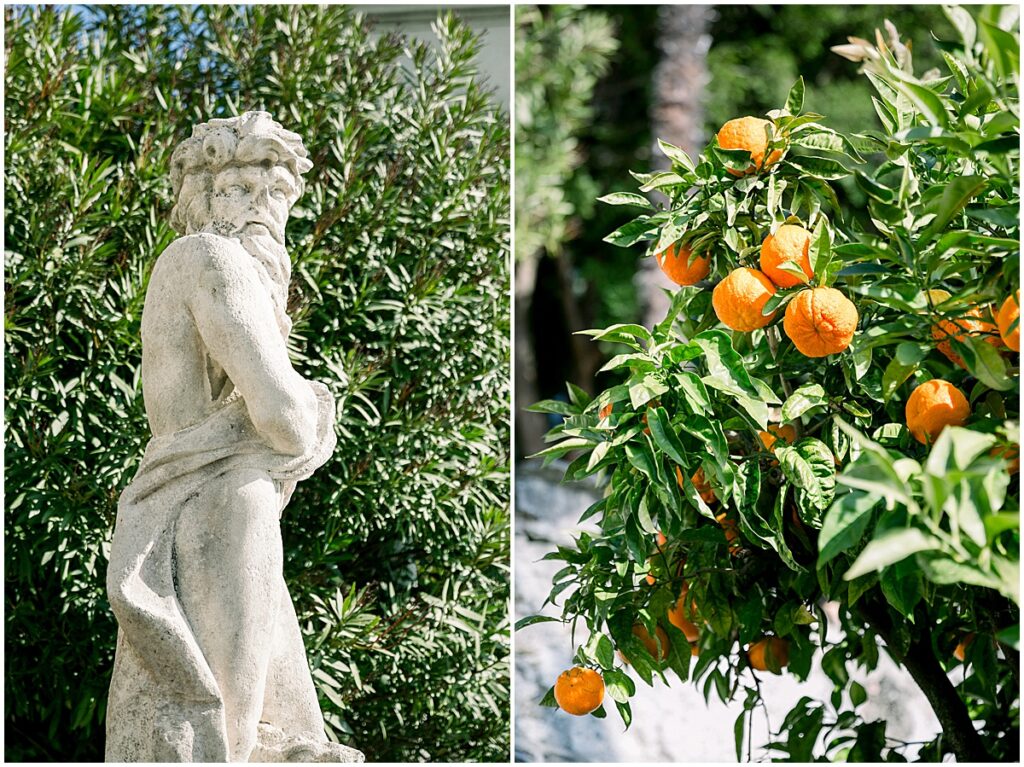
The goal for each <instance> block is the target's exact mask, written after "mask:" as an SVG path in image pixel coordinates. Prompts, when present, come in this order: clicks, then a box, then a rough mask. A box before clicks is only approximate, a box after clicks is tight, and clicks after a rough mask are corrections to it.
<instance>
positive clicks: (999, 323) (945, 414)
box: [905, 288, 1020, 471]
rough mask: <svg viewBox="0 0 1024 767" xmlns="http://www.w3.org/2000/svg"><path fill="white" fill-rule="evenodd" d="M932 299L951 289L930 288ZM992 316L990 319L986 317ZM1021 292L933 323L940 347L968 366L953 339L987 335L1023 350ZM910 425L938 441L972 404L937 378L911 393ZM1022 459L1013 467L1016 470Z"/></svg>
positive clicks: (918, 435)
mask: <svg viewBox="0 0 1024 767" xmlns="http://www.w3.org/2000/svg"><path fill="white" fill-rule="evenodd" d="M928 298H929V300H930V301H931V302H932V304H933V305H936V306H938V305H939V304H942V303H944V302H945V301H947V300H949V298H950V294H949V292H948V291H945V290H941V289H938V288H935V289H932V290H929V291H928ZM986 316H988V317H989V318H990V319H991V321H990V320H989V319H986ZM1019 321H1020V291H1019V290H1018V291H1017V292H1016V293H1014V294H1013V295H1011V296H1009V297H1008V298H1007V299H1006V300H1005V301H1003V303H1002V305H1001V306H1000V308H999V309H998V310H994V309H993V308H987V309H983V308H981V307H973V308H972V309H970V310H968V311H967V312H966V313H965V314H964V316H963V317H958V318H956V319H952V320H950V319H941V320H939V321H938V322H937V323H936V324H935V325H934V326H932V331H931V334H932V338H933V339H934V340H936V341H938V343H937V344H936V348H937V349H938V350H939V351H940V352H942V353H943V354H944V355H945V356H946V358H947V359H949V361H950V362H952V363H953V364H955V365H958V366H959V367H962V368H966V365H965V364H964V360H963V358H962V357H961V356H960V355H959V354H957V353H956V351H954V349H953V346H952V340H953V339H955V340H957V341H961V342H962V341H963V340H964V339H965V338H967V337H968V336H977V337H983V338H984V340H985V342H986V343H989V344H991V345H992V346H994V347H996V348H1000V347H1001V346H1003V345H1005V346H1006V347H1007V348H1009V349H1012V350H1013V351H1016V352H1019V351H1020V328H1019V327H1014V325H1015V324H1017V323H1019ZM905 414H906V419H907V428H908V429H910V433H911V434H913V435H914V438H915V439H916V440H917V441H918V442H922V443H924V444H929V443H931V442H934V441H935V440H936V439H937V438H938V436H939V434H941V433H942V430H943V429H944V428H945V427H947V426H962V425H963V424H964V423H965V422H966V421H967V419H968V417H970V415H971V405H970V403H969V402H968V400H967V397H966V396H965V395H964V393H963V392H962V391H960V389H958V388H957V387H956V386H954V385H953V384H951V383H950V382H949V381H946V380H943V379H941V378H934V379H932V380H930V381H925V382H924V383H923V384H921V385H919V386H917V387H916V388H915V389H914V391H912V392H911V393H910V397H909V398H908V399H907V406H906V413H905ZM1017 466H1019V462H1018V463H1016V464H1014V465H1012V466H1011V471H1015V470H1016V468H1015V467H1017Z"/></svg>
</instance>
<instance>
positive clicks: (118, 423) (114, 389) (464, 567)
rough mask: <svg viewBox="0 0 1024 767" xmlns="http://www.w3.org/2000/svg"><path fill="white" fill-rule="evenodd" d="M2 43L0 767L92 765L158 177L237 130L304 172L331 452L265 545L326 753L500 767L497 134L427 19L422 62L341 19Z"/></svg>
mask: <svg viewBox="0 0 1024 767" xmlns="http://www.w3.org/2000/svg"><path fill="white" fill-rule="evenodd" d="M5 17H6V29H7V32H6V39H5V48H6V70H5V82H6V93H7V98H6V125H5V150H6V161H7V169H6V170H7V172H6V176H5V191H6V202H5V211H4V214H5V215H4V218H5V237H6V243H5V262H6V268H5V279H6V284H5V299H6V314H5V326H4V327H5V341H6V345H7V350H6V351H7V353H6V356H5V376H6V382H7V391H6V394H7V405H6V421H5V441H6V445H7V460H6V498H7V515H6V524H5V532H6V537H5V546H4V553H5V564H6V584H5V586H6V589H5V609H6V618H5V629H6V631H5V650H6V676H5V697H6V709H5V724H6V743H5V748H6V751H5V757H6V759H7V760H11V761H21V760H28V761H98V760H100V759H101V758H102V753H103V721H104V708H105V700H106V693H107V685H108V683H109V678H110V671H111V667H112V661H113V648H114V639H115V631H116V626H115V623H114V619H113V616H112V615H111V613H110V610H109V607H108V605H107V602H106V596H105V593H104V586H103V583H104V576H105V569H106V561H107V552H108V546H109V539H110V534H111V529H112V525H113V522H114V516H115V512H116V504H117V497H118V494H119V493H120V491H121V489H122V488H123V487H124V486H125V484H127V482H128V481H129V480H130V479H131V477H132V475H133V473H134V471H135V468H136V466H137V463H138V461H139V459H140V458H141V456H142V450H143V447H144V445H145V443H146V440H147V439H148V437H149V430H148V427H147V423H146V420H145V413H144V409H143V403H142V397H141V389H140V384H139V370H140V341H139V319H140V315H141V309H142V303H143V298H144V293H145V288H146V284H147V278H148V274H149V270H150V269H151V267H152V265H153V262H154V260H155V259H156V257H157V255H158V254H159V253H160V252H161V250H162V249H163V248H164V247H165V246H166V245H167V244H168V243H169V242H171V240H172V239H173V238H174V233H173V232H172V231H171V230H170V228H169V226H168V224H167V220H166V219H167V214H168V212H169V209H170V206H171V190H170V182H169V179H168V176H167V170H168V160H169V157H170V153H171V151H172V150H173V148H174V147H175V145H176V144H177V143H178V142H179V141H181V140H182V139H184V138H186V137H187V136H188V134H189V131H190V129H191V125H192V124H194V123H195V122H199V121H202V120H206V119H208V118H210V117H215V116H223V115H226V114H234V113H238V112H241V111H244V110H246V109H265V110H267V111H269V112H271V113H272V114H273V115H274V116H275V118H276V119H278V120H279V121H280V122H282V123H283V124H284V125H285V126H286V127H288V128H289V129H291V130H294V131H296V132H297V133H299V134H300V135H302V136H303V137H304V139H305V142H306V146H307V148H308V149H309V151H310V155H311V159H312V160H313V162H314V169H313V170H312V171H311V172H310V173H309V174H307V188H306V193H305V196H304V197H303V198H302V199H301V200H300V201H299V203H298V205H297V207H296V209H295V210H294V211H293V218H292V220H291V222H290V225H289V232H288V245H289V250H290V252H291V253H292V257H293V262H294V281H293V285H292V291H291V307H292V315H293V318H294V320H295V327H294V331H293V334H292V337H291V339H290V350H291V353H292V358H293V362H294V363H295V365H296V367H297V369H298V370H299V371H300V372H301V373H302V374H303V375H304V376H307V377H310V378H314V379H317V380H320V381H323V382H324V383H326V384H327V385H328V386H329V387H330V388H331V389H332V391H333V393H334V395H335V397H336V398H337V401H338V412H339V416H338V422H337V431H338V435H339V440H338V448H337V450H336V452H335V454H334V457H333V459H332V460H331V461H330V462H329V463H328V464H327V465H326V466H324V467H323V468H322V469H321V470H320V471H319V472H318V473H317V474H316V475H315V476H314V477H313V478H312V479H310V480H308V481H306V482H304V483H302V484H301V485H300V486H299V489H298V490H297V492H296V494H295V496H294V498H293V500H292V503H291V505H290V506H289V508H288V510H287V512H286V514H285V516H284V519H283V535H284V540H285V547H286V564H285V576H286V578H287V580H288V583H289V587H290V589H291V593H292V595H293V598H294V600H295V602H296V608H297V611H298V614H299V621H300V624H301V625H302V626H303V629H304V633H305V640H306V646H307V650H308V655H309V659H310V665H311V667H312V668H313V674H314V678H315V680H316V682H317V685H318V688H319V691H320V695H321V704H322V707H323V709H324V712H325V716H326V719H327V725H328V731H329V735H331V736H332V737H333V738H336V739H339V740H342V741H345V742H350V743H352V744H353V745H355V746H357V747H358V748H361V749H363V750H364V751H365V752H366V755H367V758H368V759H370V760H380V761H417V760H431V761H473V760H504V759H506V758H507V755H508V748H509V664H508V650H509V644H508V597H509V580H508V576H509V572H508V563H509V517H508V496H509V480H508V453H507V450H508V448H507V446H508V441H509V421H508V394H509V392H508V387H509V384H508V377H509V376H508V370H509V348H508V336H509V309H508V302H507V301H506V300H504V297H505V296H507V295H508V285H509V271H508V268H509V260H510V254H509V250H510V249H509V236H508V230H509V176H508V167H509V159H508V158H509V131H508V121H507V118H506V117H505V116H504V115H503V114H501V113H500V112H499V111H497V110H496V109H495V107H494V106H493V102H492V100H491V98H490V96H489V94H488V93H486V92H484V91H483V90H481V88H480V87H479V86H478V85H477V84H476V81H475V79H474V68H473V64H472V60H473V57H474V55H475V51H476V50H477V47H478V42H477V40H476V39H475V38H474V37H473V36H472V34H471V33H470V32H469V31H468V29H467V28H466V27H465V26H463V25H462V24H460V23H459V22H458V21H457V20H455V19H454V18H452V17H448V18H444V19H441V20H439V21H438V23H437V27H436V31H437V34H438V37H439V45H438V46H437V47H435V48H431V47H428V46H425V45H421V44H412V43H407V42H406V41H404V40H402V39H400V38H397V37H393V36H383V37H379V38H377V37H374V36H373V35H371V33H370V30H369V29H368V28H367V26H366V25H365V24H364V23H363V21H362V20H361V19H360V17H358V16H356V15H354V14H352V13H351V12H350V11H349V10H347V9H345V8H343V7H340V6H334V7H323V8H317V7H313V6H265V7H241V6H236V7H232V6H197V7H185V6H175V7H159V6H101V7H96V8H93V9H90V10H89V11H86V12H83V11H82V10H81V9H76V10H73V11H71V10H67V9H64V10H54V9H52V8H47V9H39V8H27V7H24V8H7V9H6V10H5Z"/></svg>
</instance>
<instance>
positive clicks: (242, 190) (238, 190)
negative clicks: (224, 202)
mask: <svg viewBox="0 0 1024 767" xmlns="http://www.w3.org/2000/svg"><path fill="white" fill-rule="evenodd" d="M248 192H249V189H248V187H245V186H242V185H241V184H232V185H231V186H229V187H228V193H229V194H248Z"/></svg>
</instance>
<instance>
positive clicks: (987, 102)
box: [518, 8, 1020, 761]
mask: <svg viewBox="0 0 1024 767" xmlns="http://www.w3.org/2000/svg"><path fill="white" fill-rule="evenodd" d="M948 13H949V15H950V18H951V20H952V21H953V23H954V25H955V27H956V28H957V29H958V31H959V33H960V39H959V40H958V41H956V42H946V43H941V48H942V51H943V56H944V58H945V60H946V63H947V66H948V70H949V71H948V74H939V73H936V72H931V73H927V74H925V75H923V76H920V77H918V76H915V75H914V74H913V68H912V63H911V57H910V51H909V50H908V49H907V47H906V46H905V45H903V44H902V43H901V42H900V41H899V38H898V36H897V34H896V30H895V29H893V28H892V26H891V25H889V24H887V34H886V35H883V34H881V33H876V40H875V42H874V43H871V42H868V41H866V40H860V39H858V38H851V42H850V45H847V46H840V47H839V48H838V49H837V53H840V54H841V55H844V56H846V57H847V58H851V59H853V60H856V61H861V62H863V71H864V72H865V74H866V76H867V77H868V78H869V79H870V80H871V82H872V84H873V85H874V88H875V91H876V95H875V96H874V105H875V108H876V111H877V113H878V115H879V118H880V120H881V123H882V125H883V126H884V127H883V130H881V131H878V130H869V131H866V132H864V133H861V134H857V135H851V136H844V135H841V134H839V133H837V132H835V131H833V130H830V129H829V128H827V127H826V126H825V125H823V124H822V122H821V120H822V119H823V118H822V117H821V116H820V115H816V114H808V113H804V112H803V111H802V101H803V83H802V81H798V82H797V83H796V85H795V86H794V87H793V88H792V90H791V92H790V94H789V98H788V99H787V102H786V104H785V107H784V108H782V109H779V110H776V111H773V112H770V113H769V114H768V115H767V117H768V119H767V120H762V119H755V118H743V120H741V121H731V123H730V124H727V125H726V126H725V127H724V128H723V130H722V131H720V132H719V134H718V136H716V138H715V139H714V140H713V141H712V142H711V144H710V145H709V147H708V148H707V150H706V151H705V152H704V153H702V154H701V156H700V157H699V158H698V160H697V162H693V161H691V159H690V158H689V157H688V156H687V155H686V154H685V153H684V152H682V151H681V150H679V149H678V148H676V147H674V146H671V145H668V144H665V143H662V144H661V148H662V150H663V151H664V152H665V153H666V154H667V155H668V157H670V158H671V160H672V162H673V165H672V168H671V170H669V171H666V172H662V173H656V174H650V175H645V174H636V178H637V179H638V181H639V182H640V183H641V187H640V190H641V191H642V192H643V191H649V190H652V189H658V190H660V191H661V192H663V193H664V194H665V195H666V196H667V198H668V203H667V204H666V205H664V206H662V207H658V208H655V207H654V206H652V205H651V204H650V203H649V202H648V201H647V199H646V198H645V197H643V196H641V195H639V194H632V193H617V194H611V195H608V196H607V197H604V198H602V199H603V200H604V202H606V203H610V204H615V205H620V204H622V205H636V206H638V207H641V208H644V209H645V212H644V213H643V214H642V215H640V216H638V217H637V218H636V219H635V220H633V221H632V222H630V223H628V224H626V225H625V226H623V227H621V228H620V229H618V230H617V231H615V232H614V233H612V234H611V235H609V236H608V238H607V240H608V241H609V242H611V243H614V244H617V245H621V246H627V247H628V246H633V245H636V244H644V245H646V246H647V253H648V254H649V255H657V256H658V257H659V263H661V264H662V267H663V268H666V267H668V268H666V273H670V276H672V274H675V275H677V276H681V277H680V279H677V280H676V281H677V282H679V283H681V287H680V288H679V289H678V291H676V292H675V293H674V294H673V296H672V304H671V309H670V311H669V314H668V316H667V317H666V318H665V320H664V321H663V322H661V323H660V324H658V325H657V326H655V327H653V328H646V327H642V326H639V325H630V324H625V325H615V326H612V327H609V328H607V329H604V330H596V331H587V332H588V333H589V334H590V335H592V336H593V337H594V338H595V339H596V340H600V341H604V342H608V343H613V344H618V345H621V347H623V353H621V354H619V355H618V356H615V357H614V358H613V359H611V360H610V361H609V362H608V364H607V366H606V369H611V370H616V371H621V373H622V382H621V383H619V384H618V385H615V386H612V387H611V388H609V389H607V390H605V391H603V392H601V393H600V394H598V395H597V396H596V397H594V398H593V399H590V398H589V397H588V396H587V395H586V394H585V393H584V392H582V391H581V390H579V389H578V388H576V387H573V386H571V385H570V387H569V394H570V400H571V401H570V402H569V403H564V402H556V401H546V402H542V403H538V404H537V405H536V406H535V409H536V410H538V411H541V412H547V413H557V414H560V415H562V416H563V417H564V420H563V423H562V424H561V425H559V426H558V427H557V428H555V429H553V430H552V431H551V433H550V434H549V435H548V440H549V441H550V442H553V443H554V444H552V445H551V446H550V447H548V448H547V449H546V450H544V451H542V453H540V455H543V456H544V457H545V459H546V460H547V461H551V460H554V459H557V458H561V457H564V456H569V457H570V458H571V462H570V463H569V464H568V467H567V469H566V472H565V473H566V478H567V480H580V479H583V478H585V477H590V476H591V475H594V476H595V477H596V478H597V482H598V484H599V485H600V486H602V487H603V488H604V492H603V497H601V499H600V500H599V501H598V502H597V503H595V504H594V505H592V506H591V507H590V508H589V509H587V511H586V512H585V513H584V515H583V517H582V519H581V521H582V520H590V521H591V522H592V523H596V525H597V528H598V532H596V533H593V534H591V533H586V532H584V533H580V535H579V537H578V538H577V539H575V541H574V545H572V546H560V547H558V549H557V551H554V552H552V553H550V554H549V555H548V558H549V559H555V560H560V561H561V562H562V563H564V567H563V568H562V569H561V570H559V571H558V572H557V574H556V575H555V576H554V583H553V587H552V590H551V594H550V597H549V600H548V601H549V602H551V603H553V604H554V603H556V600H563V601H562V609H561V615H560V616H559V617H554V616H543V615H534V616H529V617H526V618H524V619H523V620H521V621H520V622H519V624H518V628H524V627H525V626H528V625H530V624H532V623H536V622H539V621H545V620H560V621H563V622H566V623H571V624H572V625H573V629H574V632H573V636H574V638H579V639H581V640H583V641H581V642H580V643H579V644H578V645H577V646H576V647H575V653H574V657H573V659H572V664H575V665H576V666H580V667H583V668H589V669H592V670H594V671H595V672H597V673H600V674H601V675H602V676H603V680H604V684H605V692H606V695H607V697H609V698H611V699H612V700H613V701H614V703H615V706H616V708H617V709H618V711H619V713H620V714H621V716H622V718H623V720H624V721H625V723H626V725H627V726H628V725H629V723H630V720H631V716H632V714H631V709H630V704H629V700H630V698H631V697H632V696H634V695H636V694H637V691H636V687H635V684H634V682H633V679H632V677H631V676H630V675H628V674H627V673H625V669H624V666H623V663H627V664H628V665H630V666H632V668H633V670H634V671H635V672H636V676H638V677H639V678H640V679H641V680H643V681H644V682H645V683H647V684H651V683H653V680H654V679H655V678H661V679H662V680H664V681H666V682H667V681H668V677H669V676H671V675H675V676H676V677H678V679H679V680H682V681H683V682H692V683H693V684H696V685H699V686H700V688H701V689H702V691H703V693H704V695H705V697H708V698H709V697H710V696H711V695H717V696H718V697H719V698H721V699H722V700H723V701H729V700H733V701H737V702H738V703H740V704H742V710H741V711H740V714H739V717H738V719H737V721H736V724H735V736H736V754H737V758H743V754H744V751H746V753H747V754H751V747H752V744H751V743H750V731H751V726H750V718H751V716H752V715H753V712H754V710H755V708H756V707H757V706H758V704H759V703H761V702H762V701H761V689H760V684H759V679H758V674H763V673H789V674H793V675H794V676H795V677H797V678H798V679H805V678H807V676H808V675H809V673H810V672H811V669H812V667H817V668H820V669H821V670H822V671H823V672H824V673H825V674H827V676H828V677H829V678H830V679H831V681H832V682H833V683H834V691H833V693H832V695H831V696H830V698H829V700H814V699H811V698H808V697H805V698H802V699H801V700H800V701H798V702H796V705H795V706H794V707H793V709H792V710H791V712H790V713H789V715H788V716H787V718H786V720H785V721H784V722H783V723H782V725H781V727H780V728H779V729H778V730H777V731H776V732H773V733H772V734H771V742H769V743H768V744H767V745H766V747H767V749H768V751H769V753H770V754H772V755H774V756H776V757H780V758H786V759H792V760H796V761H810V760H812V759H821V758H825V759H848V760H868V761H873V760H880V759H891V760H897V761H899V760H904V759H905V758H906V757H907V756H915V755H916V756H917V757H918V758H921V759H925V760H940V759H941V758H942V756H943V755H944V754H947V753H952V754H954V755H955V756H956V757H957V759H959V760H961V761H963V760H968V761H988V760H1012V759H1015V758H1017V755H1018V733H1019V692H1018V690H1019V661H1018V645H1019V628H1018V624H1019V599H1020V596H1019V577H1020V575H1019V542H1020V537H1019V478H1018V475H1017V467H1018V464H1019V460H1018V458H1017V450H1018V442H1019V437H1018V424H1019V401H1018V400H1019V381H1018V368H1017V364H1018V363H1017V356H1016V354H1014V353H1013V351H1012V350H1011V349H1010V348H1008V347H1007V346H1006V341H1004V337H1005V338H1006V339H1008V340H1009V342H1010V343H1011V344H1012V345H1013V347H1014V348H1017V347H1018V345H1019V344H1018V342H1017V341H1016V339H1015V338H1013V337H1012V334H1013V333H1014V330H1015V328H1016V322H1017V320H1016V319H1015V316H1016V315H1015V308H1014V307H1015V305H1016V298H1015V296H1016V293H1015V290H1016V289H1017V288H1018V284H1017V274H1018V270H1019V222H1018V210H1019V198H1018V191H1017V188H1016V178H1017V175H1018V172H1019V143H1018V141H1019V136H1018V133H1019V127H1018V126H1019V119H1018V112H1017V109H1018V101H1017V93H1016V91H1015V88H1014V86H1013V85H1012V83H1015V82H1016V79H1017V77H1018V63H1017V62H1018V51H1019V43H1018V40H1019V36H1018V34H1017V32H1016V30H1015V29H1013V27H1012V26H1011V25H1010V24H1007V23H1006V22H1005V21H1004V19H1003V18H1002V17H1001V15H1000V9H998V8H995V9H992V8H988V9H984V10H982V11H981V12H980V13H979V14H978V17H977V18H974V17H972V15H971V14H969V13H968V12H966V11H964V10H962V9H957V8H953V9H950V10H949V11H948ZM847 178H850V179H854V180H855V182H856V184H857V185H859V186H860V188H861V189H863V190H864V191H865V192H866V194H867V196H868V198H869V203H868V206H867V210H866V211H863V213H865V214H866V215H863V216H862V217H858V219H857V221H854V220H852V218H853V217H848V218H844V214H843V210H842V209H841V207H840V205H839V203H838V200H837V198H836V195H835V193H834V190H833V187H832V184H833V183H834V182H836V181H838V180H840V179H847ZM684 258H685V259H686V260H685V261H681V259H684ZM698 259H700V260H701V261H698ZM703 259H707V260H708V269H707V272H706V278H705V277H704V272H705V269H704V264H703V263H702V261H703ZM694 264H696V265H697V266H699V267H700V268H694ZM694 275H696V276H694ZM690 283H692V284H690ZM1007 302H1009V303H1008V304H1007ZM1004 305H1007V309H1006V310H1005V311H1006V313H1005V314H1001V309H1002V307H1003V306H1004ZM994 312H995V314H999V315H1000V316H1002V317H1003V318H1004V320H1003V321H1002V322H1001V324H1000V325H999V326H997V323H996V321H997V317H996V316H995V314H994ZM1001 330H1002V332H1001ZM908 420H909V428H908ZM829 603H831V605H832V606H833V607H834V608H836V609H835V613H836V614H838V620H839V623H840V629H841V630H840V631H835V630H833V631H832V632H828V631H827V630H826V628H827V623H828V621H827V619H826V611H825V606H826V605H827V604H829ZM580 623H582V624H584V625H585V628H586V636H584V634H583V632H580V631H578V629H579V628H580V625H579V624H580ZM837 636H838V638H837ZM616 650H618V651H619V652H618V655H617V654H616V652H615V651H616ZM880 651H884V652H886V653H888V654H889V655H890V656H891V657H892V658H893V660H895V662H896V663H897V664H900V665H901V666H902V667H903V668H905V670H906V671H907V672H908V673H909V675H910V676H911V677H912V678H913V680H914V681H915V682H916V683H917V685H918V686H919V687H920V688H921V690H922V691H923V693H924V695H925V696H926V697H927V699H928V701H929V702H930V704H931V706H932V708H933V709H934V712H935V714H936V716H937V718H938V721H939V723H940V725H941V728H942V729H941V732H940V733H939V734H938V735H937V736H936V738H935V739H934V740H933V741H931V742H928V743H926V744H923V745H922V744H917V745H919V746H920V748H919V749H918V751H917V753H916V754H913V753H910V751H909V750H908V749H909V744H903V743H900V742H897V741H895V740H893V739H891V738H889V737H887V736H886V732H885V723H884V722H882V721H865V720H864V718H863V717H862V716H861V714H860V713H859V711H858V709H859V707H860V706H861V704H863V703H864V702H865V700H866V697H867V693H866V691H865V688H864V687H863V686H862V685H861V684H860V683H858V682H857V681H855V679H854V677H855V676H856V675H857V674H858V673H862V672H863V671H867V670H871V669H874V668H875V667H876V664H877V662H878V658H879V652H880ZM567 661H568V658H567ZM568 665H569V663H567V666H568ZM960 665H962V666H963V673H962V675H961V676H962V681H960V682H958V683H955V682H954V681H951V677H950V676H949V675H948V672H949V671H950V670H952V669H953V668H954V667H956V666H960ZM956 678H957V677H955V676H954V677H953V679H956ZM542 704H545V705H557V701H556V700H555V697H554V695H553V692H549V693H548V695H547V696H545V698H544V700H543V701H542ZM589 708H590V707H587V711H589ZM576 713H579V712H578V711H577V712H576ZM591 713H592V715H594V716H599V717H600V716H604V715H605V709H604V706H601V707H598V708H596V709H595V710H593V711H592V712H591Z"/></svg>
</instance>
